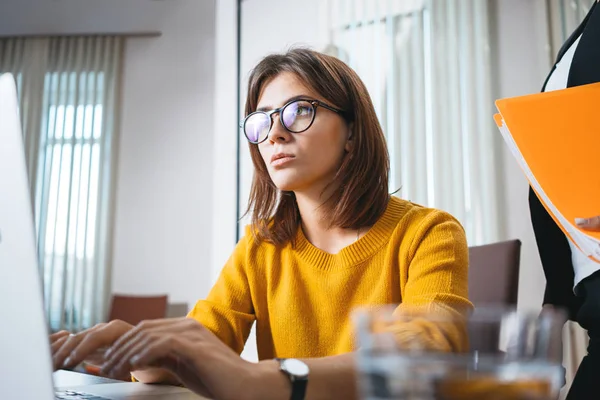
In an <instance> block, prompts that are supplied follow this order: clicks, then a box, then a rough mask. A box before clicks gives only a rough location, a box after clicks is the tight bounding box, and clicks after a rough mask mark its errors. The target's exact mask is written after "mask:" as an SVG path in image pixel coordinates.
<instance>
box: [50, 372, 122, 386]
mask: <svg viewBox="0 0 600 400" xmlns="http://www.w3.org/2000/svg"><path fill="white" fill-rule="evenodd" d="M53 378H54V386H55V387H75V386H87V385H98V384H102V383H123V381H117V380H114V379H109V378H102V377H99V376H94V375H87V374H81V373H79V372H72V371H65V370H59V371H56V372H55V373H54V374H53Z"/></svg>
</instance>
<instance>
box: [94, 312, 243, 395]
mask: <svg viewBox="0 0 600 400" xmlns="http://www.w3.org/2000/svg"><path fill="white" fill-rule="evenodd" d="M105 357H106V362H105V364H104V365H103V366H102V370H101V374H102V375H105V376H121V375H122V374H124V373H127V372H131V371H138V370H145V369H148V368H164V369H166V370H168V371H169V372H171V373H173V374H174V375H176V377H177V378H178V380H179V381H180V382H181V383H183V384H184V385H185V386H186V387H187V388H188V389H190V390H192V391H194V392H196V393H198V394H200V395H203V396H207V397H210V398H216V399H231V398H243V397H240V394H244V393H246V394H247V393H248V391H249V390H252V388H251V387H250V384H251V383H255V382H254V381H253V380H252V372H253V371H254V369H253V367H254V366H255V364H252V363H250V362H247V361H245V360H243V359H242V358H240V356H239V355H238V354H236V353H235V352H234V351H233V350H231V349H230V348H229V347H227V346H226V345H225V344H223V342H221V340H220V339H218V338H217V337H216V336H215V335H214V334H213V333H212V332H210V331H209V330H208V329H206V328H205V327H204V326H202V325H201V324H200V323H198V322H197V321H196V320H194V319H190V318H178V319H162V320H151V321H143V322H141V323H140V324H138V325H137V326H136V327H135V328H134V329H132V330H130V331H129V332H127V333H126V334H125V335H123V336H122V337H121V338H120V339H118V340H117V341H116V342H115V343H114V345H113V346H112V347H111V348H110V349H109V350H108V351H107V352H106V355H105Z"/></svg>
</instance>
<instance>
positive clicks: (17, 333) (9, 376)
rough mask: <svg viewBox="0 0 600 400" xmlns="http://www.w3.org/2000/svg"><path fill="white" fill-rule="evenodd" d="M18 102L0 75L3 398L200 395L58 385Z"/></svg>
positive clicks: (7, 78) (9, 80)
mask: <svg viewBox="0 0 600 400" xmlns="http://www.w3.org/2000/svg"><path fill="white" fill-rule="evenodd" d="M17 104H18V103H17V94H16V88H15V81H14V78H13V76H12V75H10V74H4V75H0V321H1V322H0V323H1V327H0V382H1V383H0V398H1V399H37V400H53V399H56V398H72V399H78V398H84V399H85V398H92V399H113V400H123V399H145V398H149V399H176V400H184V399H185V400H187V399H189V400H192V399H201V397H199V396H196V395H194V394H193V393H191V392H190V391H188V390H187V389H184V388H179V387H173V386H160V385H144V384H141V383H129V382H123V383H104V384H97V385H87V386H78V387H65V388H55V387H54V384H53V374H52V363H51V355H50V344H49V337H48V331H47V327H46V320H45V316H44V311H43V310H44V307H43V300H42V289H41V280H40V276H39V273H38V264H37V257H36V247H35V235H34V224H33V216H32V211H31V210H32V207H31V204H30V196H29V185H28V184H27V183H28V180H27V173H26V166H25V165H26V164H25V155H24V150H23V142H22V135H21V126H20V120H19V115H18V108H17ZM76 393H82V395H78V394H76Z"/></svg>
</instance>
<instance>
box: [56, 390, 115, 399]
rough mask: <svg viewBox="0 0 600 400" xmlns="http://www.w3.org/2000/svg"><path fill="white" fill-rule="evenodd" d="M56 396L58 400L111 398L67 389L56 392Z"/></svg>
mask: <svg viewBox="0 0 600 400" xmlns="http://www.w3.org/2000/svg"><path fill="white" fill-rule="evenodd" d="M54 398H55V399H56V400H109V399H107V398H106V397H100V396H94V395H93V394H86V393H79V392H73V391H71V390H66V391H64V392H56V393H55V396H54Z"/></svg>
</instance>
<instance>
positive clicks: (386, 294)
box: [52, 49, 471, 399]
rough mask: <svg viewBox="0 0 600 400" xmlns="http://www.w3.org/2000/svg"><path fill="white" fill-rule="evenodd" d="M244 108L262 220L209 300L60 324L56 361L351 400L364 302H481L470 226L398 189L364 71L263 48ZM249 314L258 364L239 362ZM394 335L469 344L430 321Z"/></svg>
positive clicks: (154, 377)
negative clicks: (74, 330) (358, 313)
mask: <svg viewBox="0 0 600 400" xmlns="http://www.w3.org/2000/svg"><path fill="white" fill-rule="evenodd" d="M246 115H247V117H246V118H245V120H244V122H243V124H242V128H243V130H244V133H245V135H246V137H247V138H248V140H249V142H250V145H249V146H250V152H251V155H252V161H253V163H254V167H255V175H254V180H253V183H252V190H251V195H250V204H249V210H251V212H252V225H251V227H250V228H248V229H246V234H245V236H244V237H243V238H242V239H241V240H240V242H239V243H238V244H237V246H236V249H235V251H234V252H233V255H232V256H231V258H230V259H229V261H228V262H227V264H226V265H225V267H224V269H223V271H222V273H221V276H220V278H219V280H218V282H217V283H216V285H215V286H214V288H213V289H212V290H211V292H210V294H209V296H208V298H207V299H206V300H201V301H199V302H198V303H197V304H196V306H195V307H194V309H193V310H192V311H191V312H190V314H189V315H188V318H186V319H181V320H159V321H147V322H143V323H141V324H140V325H139V326H137V327H132V326H130V325H128V324H125V323H123V322H119V321H116V322H111V323H109V324H108V325H101V326H98V327H94V328H92V329H90V330H89V331H86V332H83V333H81V334H78V335H75V336H71V335H69V334H68V333H66V332H62V333H59V334H56V335H55V336H53V337H52V341H53V345H52V348H53V352H54V363H55V368H60V367H70V366H73V365H76V364H77V363H79V362H80V361H82V360H83V359H84V358H85V357H86V356H87V355H88V354H90V352H91V351H93V350H95V349H98V348H99V347H101V346H112V347H111V348H110V349H109V351H108V353H107V354H106V357H107V361H106V364H105V365H104V368H103V372H104V373H106V374H109V375H110V374H116V375H120V374H122V373H128V372H130V371H133V372H132V373H133V376H134V377H135V378H136V379H138V380H140V381H142V382H169V383H182V384H184V385H186V386H187V387H189V388H190V389H192V390H194V391H196V392H198V393H200V394H204V395H208V396H211V397H215V398H223V399H227V398H236V399H239V398H259V399H269V398H277V399H279V398H286V397H290V396H292V397H291V398H293V399H302V398H305V397H306V398H307V399H316V398H327V399H330V398H343V399H351V398H355V397H356V387H355V384H354V382H355V376H354V373H355V372H354V355H353V353H352V351H353V349H354V344H353V340H352V325H351V322H350V320H349V314H350V312H351V311H352V309H353V308H355V307H357V306H362V305H381V304H389V303H401V305H400V306H399V308H398V309H397V311H398V312H402V311H403V310H410V311H411V312H412V311H413V309H423V308H424V309H430V308H431V307H432V306H433V304H434V303H435V304H436V310H440V309H441V310H444V311H445V312H449V313H452V314H458V315H460V313H463V312H465V311H466V310H470V309H471V304H470V303H469V301H468V300H467V291H468V288H467V286H468V284H467V275H468V274H467V268H468V249H467V243H466V239H465V234H464V231H463V229H462V227H461V226H460V224H459V223H458V222H457V221H456V220H455V219H454V218H452V217H451V216H450V215H448V214H446V213H444V212H441V211H437V210H433V209H427V208H424V207H421V206H418V205H415V204H412V203H410V202H407V201H403V200H400V199H398V198H395V197H390V195H389V194H388V183H387V182H388V170H389V160H388V153H387V149H386V144H385V138H384V135H383V132H382V130H381V127H380V125H379V123H378V122H377V117H376V114H375V110H374V108H373V105H372V103H371V100H370V98H369V96H368V94H367V90H366V88H365V87H364V85H363V83H362V82H361V80H360V79H359V77H358V76H357V75H356V73H355V72H354V71H353V70H351V69H350V68H349V67H348V66H346V65H345V64H344V63H342V62H341V61H339V60H337V59H335V58H333V57H329V56H326V55H323V54H320V53H317V52H314V51H311V50H305V49H296V50H292V51H290V52H288V53H286V54H282V55H271V56H268V57H266V58H265V59H263V60H262V61H261V62H260V63H259V64H258V65H257V66H256V68H255V69H254V70H253V71H252V73H251V75H250V81H249V89H248V100H247V102H246ZM254 322H256V324H257V326H256V331H257V344H258V353H259V358H260V360H261V361H260V362H259V363H258V364H253V363H249V362H246V361H244V360H242V359H241V358H240V357H239V353H240V352H241V351H242V349H243V347H244V343H245V341H246V339H247V337H248V334H249V332H250V328H251V326H252V324H253V323H254ZM394 333H395V334H396V336H397V337H398V338H399V340H406V341H408V340H415V338H418V339H419V341H420V343H426V344H427V345H428V346H431V347H435V348H438V349H444V350H448V351H450V350H457V349H460V348H461V346H462V345H464V337H461V336H459V335H458V334H457V333H456V332H442V331H441V329H439V328H436V327H435V326H427V325H423V324H421V325H419V324H415V325H411V324H405V325H403V326H402V327H396V328H395V332H394ZM290 357H294V358H295V359H289V358H290ZM298 358H300V359H302V360H297V359H298ZM65 359H66V361H65ZM282 359H283V360H282ZM152 368H156V369H152ZM282 371H283V372H282ZM307 382H308V385H307Z"/></svg>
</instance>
